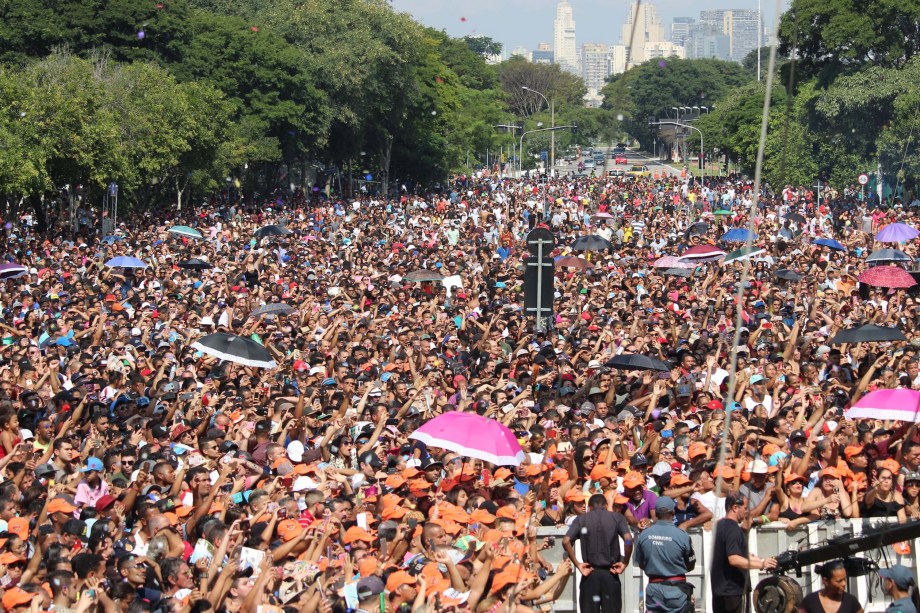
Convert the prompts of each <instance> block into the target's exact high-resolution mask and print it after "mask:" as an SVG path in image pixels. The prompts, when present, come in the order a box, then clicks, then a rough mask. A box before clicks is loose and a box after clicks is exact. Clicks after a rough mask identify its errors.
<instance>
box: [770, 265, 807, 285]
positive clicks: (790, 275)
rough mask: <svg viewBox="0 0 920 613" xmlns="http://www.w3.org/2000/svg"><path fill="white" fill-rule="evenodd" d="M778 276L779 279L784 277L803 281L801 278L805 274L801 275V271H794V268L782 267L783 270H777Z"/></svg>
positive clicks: (787, 279)
mask: <svg viewBox="0 0 920 613" xmlns="http://www.w3.org/2000/svg"><path fill="white" fill-rule="evenodd" d="M776 278H777V279H784V280H786V281H795V282H798V281H801V280H802V279H803V278H804V276H803V275H800V274H799V273H797V272H796V271H794V270H787V269H785V268H783V269H781V270H777V271H776Z"/></svg>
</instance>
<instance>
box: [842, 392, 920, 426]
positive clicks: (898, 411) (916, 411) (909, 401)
mask: <svg viewBox="0 0 920 613" xmlns="http://www.w3.org/2000/svg"><path fill="white" fill-rule="evenodd" d="M918 415H920V391H917V390H911V389H900V388H899V389H893V390H891V389H884V390H878V391H875V392H869V393H868V394H866V395H865V396H863V397H862V398H860V399H859V400H857V401H856V404H854V405H853V406H852V407H850V408H849V409H847V412H846V416H847V417H848V418H851V419H858V418H864V419H896V420H898V421H912V422H918V421H920V417H918Z"/></svg>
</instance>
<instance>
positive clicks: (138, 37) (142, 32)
mask: <svg viewBox="0 0 920 613" xmlns="http://www.w3.org/2000/svg"><path fill="white" fill-rule="evenodd" d="M146 36H147V34H146V33H145V32H144V31H143V30H139V31H138V33H137V39H138V40H144V37H146Z"/></svg>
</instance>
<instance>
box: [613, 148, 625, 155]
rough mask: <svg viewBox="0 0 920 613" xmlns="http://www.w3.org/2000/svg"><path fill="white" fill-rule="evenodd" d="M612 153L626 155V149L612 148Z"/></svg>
mask: <svg viewBox="0 0 920 613" xmlns="http://www.w3.org/2000/svg"><path fill="white" fill-rule="evenodd" d="M613 152H614V153H615V154H616V153H626V147H614V148H613Z"/></svg>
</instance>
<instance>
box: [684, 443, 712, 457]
mask: <svg viewBox="0 0 920 613" xmlns="http://www.w3.org/2000/svg"><path fill="white" fill-rule="evenodd" d="M708 449H709V448H708V447H707V446H706V443H700V442H696V443H691V444H690V447H688V448H687V457H689V458H690V459H691V460H692V459H693V458H695V457H697V456H701V455H706V453H707V452H708Z"/></svg>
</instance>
